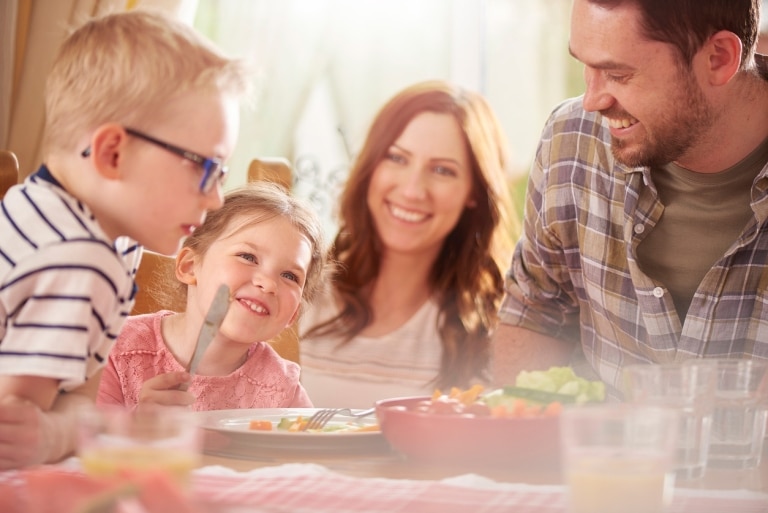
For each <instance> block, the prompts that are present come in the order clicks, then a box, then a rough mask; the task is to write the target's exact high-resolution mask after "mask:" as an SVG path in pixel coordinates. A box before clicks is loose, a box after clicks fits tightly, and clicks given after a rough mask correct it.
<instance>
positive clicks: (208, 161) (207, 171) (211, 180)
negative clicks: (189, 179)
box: [81, 127, 229, 194]
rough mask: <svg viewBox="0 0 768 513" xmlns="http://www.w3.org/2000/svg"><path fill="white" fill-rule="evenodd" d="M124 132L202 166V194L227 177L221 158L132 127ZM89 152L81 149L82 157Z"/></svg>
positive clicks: (89, 149)
mask: <svg viewBox="0 0 768 513" xmlns="http://www.w3.org/2000/svg"><path fill="white" fill-rule="evenodd" d="M125 132H126V133H127V134H129V135H132V136H133V137H137V138H139V139H142V140H144V141H146V142H148V143H151V144H154V145H155V146H159V147H161V148H163V149H164V150H166V151H170V152H171V153H173V154H175V155H178V156H179V157H182V158H185V159H187V160H189V161H192V162H194V163H195V164H197V165H198V166H200V168H202V170H203V178H202V179H201V180H200V192H201V193H203V194H208V193H209V192H211V191H212V190H213V188H214V186H215V185H216V184H217V183H218V184H223V183H224V180H225V179H226V177H227V172H228V171H229V169H228V168H227V166H225V165H224V162H223V161H222V160H221V159H218V158H215V157H214V158H209V157H204V156H203V155H200V154H198V153H195V152H193V151H189V150H185V149H184V148H180V147H178V146H176V145H174V144H171V143H167V142H165V141H161V140H160V139H156V138H154V137H152V136H151V135H147V134H145V133H143V132H139V131H138V130H134V129H133V128H127V127H126V128H125ZM90 154H91V147H90V146H89V147H88V148H86V149H85V150H83V152H82V153H81V155H82V156H83V157H87V156H89V155H90Z"/></svg>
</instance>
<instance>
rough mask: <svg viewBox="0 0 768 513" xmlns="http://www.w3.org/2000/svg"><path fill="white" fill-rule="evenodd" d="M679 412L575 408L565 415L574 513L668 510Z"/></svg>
mask: <svg viewBox="0 0 768 513" xmlns="http://www.w3.org/2000/svg"><path fill="white" fill-rule="evenodd" d="M677 424H678V414H677V412H675V411H673V410H670V409H665V408H660V407H653V406H637V405H628V404H601V405H595V406H586V405H585V406H574V407H571V408H566V409H565V410H563V412H562V414H561V418H560V428H561V431H560V432H561V439H562V455H563V470H564V477H565V482H566V485H567V489H568V512H569V513H663V512H664V511H666V508H667V507H668V506H669V504H670V503H671V500H672V487H673V485H674V463H675V462H674V454H675V443H676V441H677V436H678V431H677Z"/></svg>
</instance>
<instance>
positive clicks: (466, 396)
mask: <svg viewBox="0 0 768 513" xmlns="http://www.w3.org/2000/svg"><path fill="white" fill-rule="evenodd" d="M482 391H483V385H478V384H475V385H472V386H471V387H470V388H468V389H467V390H465V391H463V392H460V393H459V401H461V403H462V404H472V403H474V402H475V401H477V398H478V396H479V395H480V392H482Z"/></svg>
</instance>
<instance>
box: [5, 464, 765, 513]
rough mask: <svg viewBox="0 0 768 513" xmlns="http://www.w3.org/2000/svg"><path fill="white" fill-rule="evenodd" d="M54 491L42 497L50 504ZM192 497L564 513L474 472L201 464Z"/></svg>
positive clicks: (693, 508)
mask: <svg viewBox="0 0 768 513" xmlns="http://www.w3.org/2000/svg"><path fill="white" fill-rule="evenodd" d="M53 472H60V473H70V474H71V473H79V470H78V469H76V468H56V469H54V470H53ZM24 483H25V480H24V472H23V471H9V472H0V494H2V497H0V506H2V505H3V504H6V505H8V504H10V505H12V506H13V505H14V504H18V503H17V502H15V500H16V499H15V497H16V496H18V498H19V499H18V500H22V498H23V497H24V496H25V493H27V490H25V489H24V488H23V487H24ZM38 492H39V491H38ZM36 493H37V492H36ZM61 493H64V491H63V490H58V491H57V490H56V489H49V490H46V494H45V495H46V497H50V501H52V504H55V501H56V499H57V496H59V495H60V494H61ZM14 494H16V495H14ZM192 494H193V498H194V502H195V503H196V504H198V505H200V506H204V508H203V509H204V510H205V511H206V513H207V512H209V511H210V512H211V513H214V512H215V513H246V512H248V513H353V512H354V513H379V512H380V513H453V512H455V513H496V512H498V513H502V512H503V513H509V512H513V513H565V490H564V488H563V487H562V486H558V485H528V484H519V483H518V484H513V483H498V482H494V481H491V480H489V479H486V478H484V477H481V476H478V475H474V474H466V475H461V476H456V477H453V478H449V479H443V480H439V481H430V480H407V479H389V478H387V479H385V478H361V477H351V476H348V475H344V474H339V473H337V472H333V471H331V470H328V469H327V468H325V467H323V466H321V465H317V464H303V463H293V464H284V465H278V466H274V467H264V468H259V469H255V470H252V471H249V472H236V471H234V470H231V469H229V468H225V467H205V468H202V469H198V470H196V471H195V472H194V475H193V478H192ZM46 500H48V499H47V498H46ZM0 510H3V508H2V507H0ZM12 511H13V512H14V513H15V512H16V511H24V510H23V509H19V508H12ZM45 511H57V512H58V511H61V510H57V509H56V508H55V507H54V508H53V509H50V510H49V509H46V510H45ZM131 511H133V510H131ZM2 513H5V511H4V510H3V511H2ZM24 513H26V512H24ZM169 513H172V512H169ZM669 513H768V494H764V493H758V492H751V491H747V490H727V491H726V490H691V489H676V490H675V496H674V500H673V504H672V507H671V509H670V511H669Z"/></svg>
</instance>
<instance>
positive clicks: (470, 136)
mask: <svg viewBox="0 0 768 513" xmlns="http://www.w3.org/2000/svg"><path fill="white" fill-rule="evenodd" d="M422 112H435V113H441V114H450V115H452V116H453V117H454V118H455V119H456V121H457V122H458V123H459V126H460V127H461V129H462V132H463V134H464V138H465V143H466V146H467V153H468V154H469V157H470V162H471V167H472V194H473V198H474V200H475V202H476V203H477V206H476V207H474V208H466V209H465V210H464V212H463V213H462V215H461V217H460V219H459V221H458V223H457V225H456V226H455V227H454V229H453V230H452V231H451V232H450V233H449V235H448V236H447V238H446V240H445V242H444V244H443V247H442V249H441V251H440V254H439V255H438V257H437V260H436V261H435V264H434V266H433V267H432V271H431V274H430V277H429V284H430V287H431V292H432V294H433V297H435V298H436V300H437V302H438V304H439V310H440V315H439V317H438V319H439V320H438V323H439V326H438V330H439V333H440V337H441V343H442V348H443V354H442V361H441V366H440V371H439V373H438V375H437V376H436V377H435V380H434V383H433V384H434V385H435V386H438V387H441V388H445V387H449V386H467V385H468V384H470V383H471V382H472V381H473V380H474V379H477V378H479V379H485V378H486V377H487V376H486V372H487V366H488V360H489V333H490V331H491V330H492V329H493V327H494V326H495V324H496V322H497V319H498V316H497V310H498V307H499V305H500V302H501V298H502V295H503V283H504V278H503V277H504V269H505V268H506V266H507V265H508V264H509V259H510V258H511V255H512V247H513V236H514V235H515V234H514V233H513V232H515V231H516V229H517V226H516V225H515V224H514V223H513V217H512V209H511V205H510V203H511V200H510V194H509V188H508V178H507V174H506V165H507V150H506V143H505V139H504V134H503V132H502V130H501V127H500V125H499V123H498V120H497V118H496V116H495V114H494V113H493V111H492V110H491V108H490V106H489V105H488V103H487V102H486V101H485V99H484V98H483V97H482V96H480V95H478V94H476V93H473V92H470V91H465V90H462V89H459V88H457V87H454V86H453V85H451V84H449V83H446V82H442V81H429V82H422V83H419V84H415V85H413V86H411V87H408V88H406V89H405V90H403V91H401V92H400V93H399V94H397V95H396V96H395V97H393V98H392V99H391V100H389V102H387V103H386V104H385V105H384V106H383V107H382V108H381V110H380V111H379V112H378V114H377V115H376V117H375V118H374V121H373V123H372V125H371V127H370V129H369V132H368V135H367V137H366V140H365V143H364V145H363V148H362V150H361V151H360V153H359V155H358V156H357V158H356V160H355V162H354V164H353V167H352V169H351V171H350V175H349V178H348V180H347V182H346V185H345V188H344V191H343V193H342V196H341V205H340V227H339V232H338V234H337V236H336V239H335V241H334V245H333V247H332V250H331V258H332V259H333V260H335V261H336V262H337V264H338V265H337V267H336V269H335V272H334V276H333V282H334V286H335V288H336V291H337V294H338V296H339V299H340V301H341V303H342V306H341V310H340V313H339V314H338V315H337V316H336V317H333V318H331V319H329V320H328V321H325V322H323V323H321V324H319V325H317V326H313V327H310V329H309V330H308V331H307V332H306V333H304V334H303V336H329V335H330V336H337V337H339V338H340V339H341V340H342V343H346V342H348V341H350V340H351V339H352V338H354V337H355V336H356V335H357V334H359V333H360V331H361V330H363V329H364V328H365V327H366V326H367V325H368V324H369V323H370V321H371V318H372V311H371V306H370V301H369V293H370V290H371V287H370V285H372V283H373V282H374V281H375V279H376V277H377V276H378V273H379V266H380V262H381V240H380V238H379V236H378V234H377V233H376V229H375V225H374V222H373V218H372V217H371V214H370V212H369V210H368V207H367V203H366V201H367V200H366V198H367V193H368V187H369V184H370V182H371V175H372V174H373V171H374V169H375V168H376V166H377V165H378V164H379V162H381V161H382V159H384V158H385V156H386V154H387V152H388V151H389V148H390V147H391V145H392V144H393V143H394V142H395V140H396V139H397V138H398V137H399V136H400V134H401V133H402V132H403V130H404V129H405V127H406V126H407V125H408V123H410V121H411V120H412V119H413V118H414V117H415V116H416V115H418V114H420V113H422Z"/></svg>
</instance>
